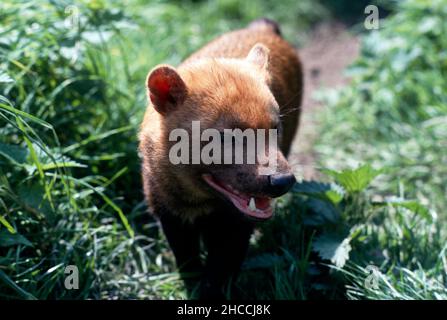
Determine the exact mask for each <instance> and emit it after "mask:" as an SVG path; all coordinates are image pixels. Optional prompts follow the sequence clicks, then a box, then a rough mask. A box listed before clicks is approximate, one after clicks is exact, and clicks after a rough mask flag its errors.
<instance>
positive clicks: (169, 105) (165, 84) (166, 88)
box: [146, 65, 187, 115]
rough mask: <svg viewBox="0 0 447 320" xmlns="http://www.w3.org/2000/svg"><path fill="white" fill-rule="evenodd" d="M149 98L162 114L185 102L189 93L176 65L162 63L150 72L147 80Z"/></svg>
mask: <svg viewBox="0 0 447 320" xmlns="http://www.w3.org/2000/svg"><path fill="white" fill-rule="evenodd" d="M146 86H147V89H148V95H149V99H150V100H151V102H152V104H153V106H154V108H155V110H157V112H158V113H160V114H162V115H166V114H168V113H169V112H170V111H172V110H174V109H175V108H178V107H179V106H181V105H182V104H183V102H184V101H185V99H186V95H187V88H186V85H185V82H184V81H183V80H182V78H181V77H180V75H179V74H178V73H177V71H176V70H175V68H174V67H171V66H168V65H160V66H157V67H155V68H154V69H152V71H151V72H149V75H148V76H147V80H146Z"/></svg>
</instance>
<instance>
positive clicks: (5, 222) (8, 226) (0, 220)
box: [0, 216, 16, 233]
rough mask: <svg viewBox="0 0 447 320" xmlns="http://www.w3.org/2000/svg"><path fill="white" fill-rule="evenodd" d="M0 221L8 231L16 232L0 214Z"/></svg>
mask: <svg viewBox="0 0 447 320" xmlns="http://www.w3.org/2000/svg"><path fill="white" fill-rule="evenodd" d="M0 223H1V224H2V225H4V226H5V227H6V229H8V231H9V232H10V233H16V230H15V229H14V227H13V226H12V225H11V224H10V223H9V222H8V221H7V220H6V219H5V218H3V217H2V216H0Z"/></svg>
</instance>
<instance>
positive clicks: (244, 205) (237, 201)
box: [203, 174, 273, 220]
mask: <svg viewBox="0 0 447 320" xmlns="http://www.w3.org/2000/svg"><path fill="white" fill-rule="evenodd" d="M203 179H204V180H205V181H206V182H207V183H208V184H209V185H210V186H211V187H213V188H214V189H215V190H217V191H219V192H220V193H221V194H223V195H224V196H225V197H226V198H227V199H228V200H230V201H231V202H232V203H233V205H234V206H235V207H236V208H238V209H239V211H241V212H242V213H244V214H245V215H247V216H248V217H250V218H254V219H257V220H267V219H270V218H271V217H272V216H273V208H272V198H269V197H259V196H252V195H247V194H243V193H242V192H240V191H237V190H235V189H234V188H233V187H231V186H230V185H228V184H224V183H220V182H218V181H216V180H215V179H214V178H213V177H212V176H211V175H209V174H204V175H203Z"/></svg>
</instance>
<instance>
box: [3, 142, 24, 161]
mask: <svg viewBox="0 0 447 320" xmlns="http://www.w3.org/2000/svg"><path fill="white" fill-rule="evenodd" d="M0 155H2V156H4V157H5V158H7V159H8V160H10V161H12V162H14V163H16V164H22V163H25V161H26V157H27V155H28V150H27V149H25V148H23V147H20V146H16V145H12V144H5V143H1V142H0Z"/></svg>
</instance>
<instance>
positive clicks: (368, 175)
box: [323, 164, 382, 192]
mask: <svg viewBox="0 0 447 320" xmlns="http://www.w3.org/2000/svg"><path fill="white" fill-rule="evenodd" d="M323 172H324V173H326V174H327V175H329V176H331V177H333V178H335V180H336V181H337V183H339V184H340V185H341V186H342V187H343V188H344V189H345V190H346V191H348V192H360V191H363V190H364V189H365V188H366V187H367V186H368V185H369V184H370V183H371V181H372V180H373V179H374V178H375V177H377V176H378V175H379V174H381V173H382V170H376V169H373V168H372V167H371V166H370V165H369V164H365V165H363V166H361V167H358V168H357V169H353V170H351V169H347V170H342V171H341V172H338V171H335V170H330V169H325V170H323Z"/></svg>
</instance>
